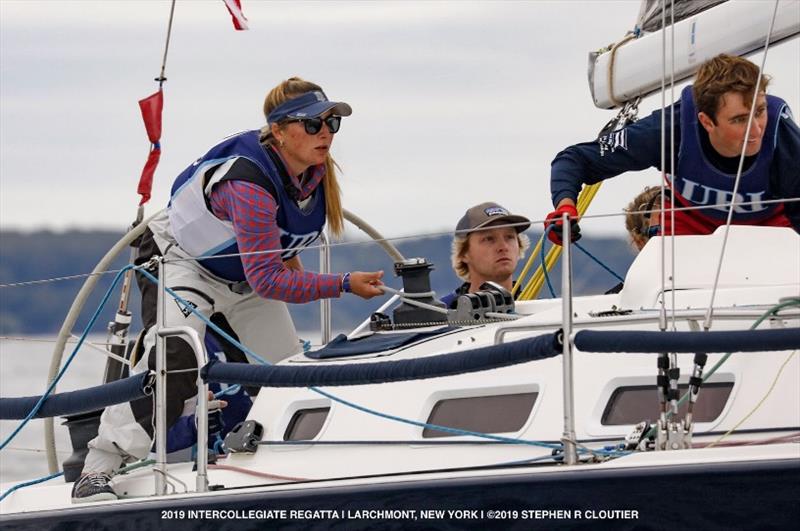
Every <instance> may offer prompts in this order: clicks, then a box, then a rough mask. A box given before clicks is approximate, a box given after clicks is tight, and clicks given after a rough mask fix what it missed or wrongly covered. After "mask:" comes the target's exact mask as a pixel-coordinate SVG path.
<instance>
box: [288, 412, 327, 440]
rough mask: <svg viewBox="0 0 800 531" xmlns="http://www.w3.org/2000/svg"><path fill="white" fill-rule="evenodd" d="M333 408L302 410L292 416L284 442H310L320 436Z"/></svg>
mask: <svg viewBox="0 0 800 531" xmlns="http://www.w3.org/2000/svg"><path fill="white" fill-rule="evenodd" d="M330 410H331V408H329V407H318V408H313V409H301V410H299V411H296V412H295V414H294V415H292V420H290V421H289V426H287V427H286V433H284V434H283V440H284V441H309V440H311V439H313V438H314V437H316V436H317V435H319V432H320V430H321V429H322V426H323V424H325V419H326V418H328V413H329V412H330Z"/></svg>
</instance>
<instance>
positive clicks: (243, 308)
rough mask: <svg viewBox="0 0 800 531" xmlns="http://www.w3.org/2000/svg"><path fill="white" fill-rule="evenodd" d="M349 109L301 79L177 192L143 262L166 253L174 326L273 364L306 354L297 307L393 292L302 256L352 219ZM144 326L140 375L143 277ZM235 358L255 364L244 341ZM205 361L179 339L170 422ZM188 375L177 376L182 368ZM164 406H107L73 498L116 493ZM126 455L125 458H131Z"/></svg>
mask: <svg viewBox="0 0 800 531" xmlns="http://www.w3.org/2000/svg"><path fill="white" fill-rule="evenodd" d="M351 112H352V110H351V108H350V106H349V105H348V104H347V103H342V102H333V101H329V100H328V98H327V97H326V96H325V94H324V93H323V91H322V89H321V88H320V87H319V86H318V85H316V84H314V83H311V82H308V81H305V80H302V79H300V78H296V77H293V78H290V79H288V80H286V81H284V82H282V83H281V84H279V85H278V86H277V87H275V88H274V89H272V90H271V91H270V93H269V94H268V95H267V97H266V100H265V102H264V114H265V116H266V119H267V124H266V126H264V127H263V128H261V129H260V130H252V131H245V132H242V133H239V134H236V135H233V136H231V137H228V138H227V139H225V140H223V141H222V142H220V143H219V144H217V145H216V146H214V147H212V148H211V149H210V150H209V151H208V152H207V153H206V154H205V155H203V156H202V157H200V158H199V159H197V160H196V161H195V162H194V163H192V164H191V165H190V166H189V167H188V168H186V169H185V170H184V171H183V172H182V173H181V174H180V175H178V177H177V179H176V180H175V183H174V184H173V187H172V193H171V197H170V202H169V206H168V208H167V209H166V211H165V213H164V214H163V215H161V216H159V217H158V218H157V219H154V220H153V221H151V222H150V223H149V225H148V230H147V231H146V232H145V235H144V236H143V238H142V242H141V245H140V250H139V258H138V259H137V263H146V262H147V261H148V260H150V258H151V257H153V256H155V255H160V256H163V257H164V258H165V259H166V263H165V282H166V286H167V287H168V288H170V289H172V290H173V291H174V292H175V293H176V294H178V295H179V296H180V297H181V298H183V299H184V300H185V301H186V302H185V303H177V302H176V301H173V300H167V302H166V303H165V304H164V308H165V310H166V312H165V323H166V326H186V325H188V326H190V327H192V328H194V329H195V330H197V332H198V333H199V334H200V336H201V337H203V335H204V334H205V331H206V323H205V321H204V320H203V319H201V318H200V317H199V316H198V315H197V313H199V314H202V315H203V316H204V317H206V318H209V319H211V321H212V322H214V323H215V324H218V325H219V326H221V327H222V328H223V329H226V330H227V331H228V333H229V334H230V335H231V336H233V337H235V338H237V339H239V340H240V341H241V342H242V343H243V344H244V345H246V346H247V347H249V348H250V349H252V350H253V351H254V352H256V353H257V354H258V355H260V356H261V357H263V358H265V359H267V360H269V361H271V362H275V361H278V360H281V359H283V358H285V357H287V356H289V355H292V354H296V353H297V352H298V351H299V350H300V344H299V342H298V338H297V334H296V332H295V328H294V324H293V323H292V320H291V317H290V315H289V311H288V309H287V307H286V304H285V303H287V302H290V303H304V302H310V301H314V300H317V299H322V298H334V297H339V296H341V295H342V294H343V293H353V294H355V295H358V296H359V297H362V298H364V299H369V298H371V297H374V296H376V295H382V294H383V292H382V291H381V290H380V289H379V287H378V286H380V285H381V284H382V282H381V278H382V277H383V272H382V271H377V272H359V271H353V272H349V273H337V274H318V273H312V272H309V271H305V270H304V269H303V266H302V264H301V263H300V258H299V256H298V254H299V253H300V251H302V250H303V249H304V248H305V247H307V246H309V245H311V244H312V243H314V242H315V241H316V240H317V238H318V237H319V235H320V233H321V232H322V230H323V227H324V225H325V223H326V222H327V224H328V228H329V231H330V232H331V233H332V234H334V235H339V234H341V232H342V228H343V215H342V207H341V200H340V192H339V185H338V183H337V181H336V169H335V164H334V161H333V159H332V158H331V155H330V148H331V144H332V143H333V139H334V136H335V135H336V133H337V132H338V131H339V127H340V125H341V120H342V117H344V116H349V115H350V114H351ZM138 281H139V286H140V289H141V291H142V321H143V323H144V325H145V327H149V331H148V332H147V334H146V335H145V339H144V342H143V345H144V350H143V352H144V353H145V354H144V355H142V356H141V361H140V362H139V363H137V366H136V368H135V369H134V370H135V371H137V372H138V371H141V370H145V369H146V368H147V367H149V368H150V369H153V368H154V367H155V348H154V346H155V337H156V336H155V331H154V327H153V325H154V324H155V321H156V301H157V288H156V286H155V285H154V284H153V283H152V282H150V280H148V279H146V278H144V277H143V276H140V277H139V278H138ZM225 343H226V344H225V345H223V346H222V348H223V351H224V354H225V357H226V358H227V360H228V361H246V360H245V357H244V355H243V354H242V353H241V352H240V351H239V350H238V349H236V348H235V347H233V346H232V345H230V344H228V343H227V342H225ZM195 366H196V362H195V355H194V353H193V351H192V349H191V347H190V346H189V344H188V343H187V342H186V341H184V340H183V339H182V338H178V337H170V338H168V339H167V368H168V370H169V371H172V372H171V373H170V374H169V376H168V378H167V380H168V382H167V425H168V426H171V425H173V424H174V423H175V421H176V420H177V419H178V418H179V417H180V416H181V415H182V414H185V413H186V411H184V407H185V405H186V407H187V410H191V409H193V405H194V397H195V395H196V393H197V389H196V387H195V384H194V381H195V378H196V373H195V372H194V371H191V370H190V371H182V372H181V370H182V369H191V368H193V367H195ZM175 371H177V372H175ZM152 415H153V401H152V399H151V398H145V399H141V400H138V401H135V402H132V403H131V404H121V405H118V406H113V407H109V408H107V409H106V410H105V411H104V413H103V416H102V419H101V426H100V430H99V435H98V437H97V438H95V439H93V440H92V441H91V442H90V443H89V448H90V451H89V454H88V456H87V458H86V463H85V466H84V476H82V478H81V479H80V480H79V481H78V482H76V483H75V486H74V487H73V493H72V497H73V501H76V502H81V501H96V500H102V499H113V498H116V497H117V496H116V494H115V493H114V491H113V489H112V488H111V486H110V485H109V475H108V474H109V473H110V472H112V471H113V470H116V469H117V468H119V466H120V465H121V464H122V463H123V460H130V459H135V458H140V459H141V458H144V457H145V456H146V455H147V453H148V451H149V450H150V447H151V444H152V436H153V428H152ZM123 456H124V459H123Z"/></svg>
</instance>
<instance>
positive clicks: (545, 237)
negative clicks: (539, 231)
mask: <svg viewBox="0 0 800 531" xmlns="http://www.w3.org/2000/svg"><path fill="white" fill-rule="evenodd" d="M554 228H555V225H550V226H549V227H547V230H545V231H544V236H542V247H541V249H539V252H540V254H541V256H542V271H543V272H544V279H545V280H546V281H547V288H548V289H549V290H550V296H551V297H552V298H554V299H555V298H556V292H555V291H554V290H553V285H552V284H551V283H550V275H548V274H547V265H545V258H544V242H546V241H547V234H548V233H550V231H552V230H553V229H554Z"/></svg>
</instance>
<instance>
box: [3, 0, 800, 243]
mask: <svg viewBox="0 0 800 531" xmlns="http://www.w3.org/2000/svg"><path fill="white" fill-rule="evenodd" d="M759 3H760V4H761V5H764V8H765V9H766V8H768V7H769V6H770V5H771V4H769V3H767V2H759ZM242 4H243V9H244V13H245V15H246V16H247V17H248V19H249V22H250V28H251V29H250V31H244V32H237V31H234V29H233V26H232V24H231V21H230V17H229V16H228V14H227V11H226V10H225V7H224V4H223V2H222V1H221V0H205V1H179V2H178V5H177V8H176V11H175V20H174V25H173V32H172V39H171V43H170V48H169V57H168V61H167V69H166V75H167V77H168V81H167V82H166V84H165V88H164V90H165V109H164V134H163V137H162V146H163V155H162V159H161V164H160V166H159V168H158V171H157V172H156V178H155V183H156V184H155V187H154V194H153V199H152V200H151V202H150V203H149V205H148V213H152V212H155V211H156V210H157V209H159V208H161V207H162V206H164V205H165V204H166V201H167V198H168V192H169V188H170V186H171V184H172V181H173V179H174V177H175V176H176V175H177V174H178V173H179V172H180V171H181V170H182V169H183V168H184V167H185V166H186V165H188V164H189V163H190V162H192V161H193V160H194V159H195V158H197V157H198V156H200V155H202V154H203V153H205V151H206V150H207V149H208V148H209V147H210V146H212V145H213V144H214V143H216V142H217V141H219V140H220V139H222V138H223V137H225V136H227V135H229V134H231V133H234V132H237V131H241V130H244V129H251V128H257V127H260V126H261V125H262V123H263V120H264V118H263V116H262V115H261V106H262V102H263V98H264V95H265V94H266V92H267V91H268V90H269V89H270V88H271V87H273V86H274V85H276V84H277V83H278V82H280V81H281V80H282V79H285V78H286V77H289V76H291V75H300V76H302V77H305V78H307V79H310V80H313V81H315V82H317V83H319V84H321V85H322V86H323V88H324V89H325V91H326V92H327V93H328V95H329V96H330V97H331V98H332V99H337V100H342V101H346V102H348V103H350V104H351V105H352V107H353V109H354V111H353V115H352V116H351V117H348V118H346V119H345V120H344V121H343V124H342V129H341V131H340V132H339V134H337V136H336V140H335V142H334V145H333V153H334V156H335V157H336V159H337V161H338V162H339V164H340V165H341V167H342V170H343V174H342V177H341V185H342V189H343V192H344V204H345V207H346V208H348V209H349V210H352V211H353V212H355V213H356V214H359V215H360V216H362V217H364V218H366V219H367V220H368V221H370V222H371V223H372V224H373V225H374V226H375V227H376V228H377V229H378V230H380V231H381V232H383V233H384V234H385V235H387V236H400V235H409V234H414V233H431V232H435V231H439V230H451V229H452V228H453V227H454V225H455V223H456V221H457V220H458V218H459V217H460V216H461V215H462V214H463V212H464V210H465V209H466V208H467V207H469V206H471V205H473V204H475V203H478V202H481V201H485V200H494V201H498V202H500V203H501V204H503V205H505V206H506V207H508V208H509V209H510V210H512V211H514V212H515V213H521V214H524V215H527V216H529V217H530V218H532V219H541V218H543V217H544V216H545V215H546V214H547V212H549V211H550V210H551V204H550V193H549V166H550V161H551V160H552V158H553V157H554V156H555V154H556V153H557V152H558V151H560V150H561V149H562V148H564V147H565V146H567V145H569V144H572V143H575V142H578V141H582V140H586V139H589V138H591V137H593V136H594V135H595V134H596V132H597V131H598V130H599V129H600V127H601V126H602V125H603V124H604V123H605V122H606V121H607V120H608V119H609V118H611V116H612V115H613V113H612V112H611V111H603V110H598V109H595V108H594V106H593V104H592V102H591V98H590V96H589V91H588V87H587V82H586V78H587V75H586V69H587V53H588V52H589V51H590V50H593V49H597V48H600V47H603V46H605V45H607V44H609V43H611V42H614V41H616V40H618V39H620V38H621V37H622V36H624V34H625V32H626V30H628V29H631V28H632V27H633V25H634V23H635V18H636V15H637V12H638V7H639V3H638V1H634V0H630V1H615V2H609V1H598V0H593V1H577V0H575V1H552V2H544V1H541V2H540V1H536V2H534V1H528V2H491V3H484V2H422V3H417V2H399V3H394V2H385V1H381V2H375V3H372V2H355V3H349V2H333V1H331V2H318V3H314V2H310V3H309V2H261V1H255V0H242ZM169 5H170V3H169V1H166V0H165V1H161V0H149V1H142V0H139V1H134V2H124V1H104V2H75V1H68V0H60V1H45V2H42V1H33V0H24V1H16V0H0V103H1V106H0V227H2V228H3V229H19V228H23V229H34V228H42V227H48V228H54V229H66V228H74V227H79V228H113V229H120V230H121V229H123V228H124V227H125V226H127V225H128V223H129V222H130V221H131V219H132V218H133V216H134V213H135V207H136V204H137V202H138V196H137V195H136V192H135V190H136V184H137V182H138V178H139V174H140V172H141V168H142V165H143V163H144V161H145V158H146V155H147V151H148V148H149V143H148V141H147V137H146V134H145V131H144V127H143V125H142V122H141V116H140V114H139V108H138V105H137V101H138V100H139V99H141V98H143V97H145V96H147V95H149V94H151V93H152V92H154V91H155V90H156V89H157V83H155V82H154V81H153V78H154V77H156V75H157V74H158V73H159V69H160V66H161V59H162V54H163V49H164V40H165V35H166V28H167V21H168V16H169ZM754 59H755V60H759V61H760V56H755V58H754ZM654 60H658V58H654ZM798 64H800V40H798V39H795V40H793V41H790V42H789V43H786V44H783V45H780V46H777V47H775V48H774V49H771V50H770V52H769V56H768V61H767V67H766V70H767V72H768V73H770V74H772V75H773V77H774V82H773V85H772V88H771V92H772V93H774V94H778V95H781V96H782V97H784V98H785V99H787V100H788V102H789V104H790V106H791V107H792V108H793V109H794V110H795V114H796V115H797V113H798V108H800V68H798ZM659 103H660V98H659V97H658V96H656V97H655V98H650V99H648V100H646V101H645V102H644V103H643V105H642V113H645V112H649V111H651V110H652V109H654V108H655V107H656V106H657V105H658V104H659ZM659 178H660V175H659V174H658V173H657V172H656V171H647V172H642V173H639V174H636V175H629V176H624V177H621V178H618V179H615V180H614V182H609V183H608V185H605V186H604V189H603V190H601V192H600V194H599V196H598V198H597V199H596V200H595V202H594V204H593V205H592V209H591V212H592V213H608V212H620V210H621V209H622V208H623V207H624V206H625V204H627V202H628V200H629V199H630V198H632V197H633V196H634V195H635V194H636V193H637V192H638V191H639V190H641V188H642V187H643V186H645V185H647V184H651V185H655V184H657V183H658V180H659ZM583 229H584V234H588V235H591V234H592V233H597V234H600V233H602V234H609V233H615V234H619V235H622V234H623V232H624V231H623V223H622V220H621V218H610V219H607V220H602V221H597V222H593V223H592V224H588V222H587V223H586V224H584V226H583Z"/></svg>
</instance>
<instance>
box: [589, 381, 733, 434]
mask: <svg viewBox="0 0 800 531" xmlns="http://www.w3.org/2000/svg"><path fill="white" fill-rule="evenodd" d="M688 388H689V386H688V385H686V384H683V385H679V386H678V389H679V390H680V392H679V395H680V396H683V395H684V393H686V391H687V390H688ZM731 389H733V382H716V383H705V384H703V386H702V387H701V388H700V394H699V395H698V396H697V403H696V404H695V405H694V410H693V412H694V413H693V414H694V421H695V422H711V421H712V420H714V419H716V418H717V417H719V414H720V413H722V409H723V408H724V407H725V404H726V403H727V402H728V397H729V396H730V395H731ZM686 407H687V402H684V403H683V404H682V405H681V406H680V407H679V411H680V414H681V416H684V415H686ZM658 415H659V405H658V393H657V391H656V386H655V385H637V386H630V387H620V388H618V389H616V390H615V391H614V393H613V394H612V395H611V399H610V400H609V401H608V404H606V408H605V411H603V417H602V420H601V423H602V424H603V425H604V426H618V425H621V424H637V423H639V422H641V421H643V420H650V421H654V420H656V419H657V418H658Z"/></svg>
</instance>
